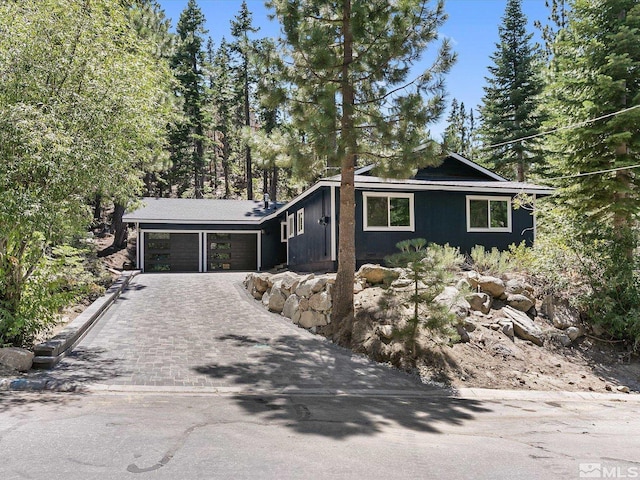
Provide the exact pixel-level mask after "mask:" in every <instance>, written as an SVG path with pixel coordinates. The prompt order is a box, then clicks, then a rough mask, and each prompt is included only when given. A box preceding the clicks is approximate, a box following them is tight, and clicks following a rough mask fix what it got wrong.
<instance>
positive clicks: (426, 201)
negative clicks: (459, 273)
mask: <svg viewBox="0 0 640 480" xmlns="http://www.w3.org/2000/svg"><path fill="white" fill-rule="evenodd" d="M466 195H467V194H466V193H465V192H439V191H423V192H415V193H414V206H415V231H414V232H365V231H363V230H362V225H363V218H362V217H363V207H362V191H357V192H356V222H357V225H358V226H357V228H356V257H357V258H356V259H357V263H358V265H361V264H363V263H368V262H382V261H383V260H384V257H385V256H386V255H389V254H393V253H396V252H397V251H398V250H397V249H396V247H395V245H396V243H398V242H400V241H402V240H406V239H411V238H425V239H426V240H427V241H428V242H433V243H437V244H440V245H444V244H445V243H448V244H449V245H452V246H455V247H459V248H460V250H461V251H462V252H466V253H468V252H470V251H471V249H472V248H473V247H474V246H475V245H483V246H485V247H486V248H492V247H497V248H499V249H500V250H505V249H507V248H508V247H509V245H510V244H512V243H516V244H519V243H520V242H522V241H523V240H524V241H525V242H526V243H527V245H531V244H532V243H533V217H532V215H531V212H530V211H528V210H524V209H519V210H513V211H512V232H511V233H504V232H467V223H466V222H467V220H466ZM493 195H495V194H492V196H493Z"/></svg>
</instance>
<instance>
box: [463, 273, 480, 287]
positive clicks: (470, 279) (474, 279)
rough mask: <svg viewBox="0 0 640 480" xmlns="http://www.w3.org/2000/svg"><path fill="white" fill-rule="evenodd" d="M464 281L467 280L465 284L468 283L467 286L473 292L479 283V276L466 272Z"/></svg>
mask: <svg viewBox="0 0 640 480" xmlns="http://www.w3.org/2000/svg"><path fill="white" fill-rule="evenodd" d="M466 280H467V283H469V286H470V287H471V288H472V289H473V290H477V289H478V284H479V283H480V274H479V273H478V272H475V271H473V270H472V271H471V272H467V277H466Z"/></svg>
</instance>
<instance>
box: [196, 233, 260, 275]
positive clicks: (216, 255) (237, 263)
mask: <svg viewBox="0 0 640 480" xmlns="http://www.w3.org/2000/svg"><path fill="white" fill-rule="evenodd" d="M206 246H207V271H208V272H214V271H216V270H248V271H251V270H256V268H257V267H258V242H257V235H256V234H255V233H207V241H206Z"/></svg>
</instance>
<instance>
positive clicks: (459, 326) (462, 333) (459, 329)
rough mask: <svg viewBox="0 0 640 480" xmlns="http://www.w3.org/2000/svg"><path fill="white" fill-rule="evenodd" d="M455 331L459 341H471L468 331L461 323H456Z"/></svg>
mask: <svg viewBox="0 0 640 480" xmlns="http://www.w3.org/2000/svg"><path fill="white" fill-rule="evenodd" d="M456 332H458V336H459V337H460V343H469V342H470V341H471V337H470V336H469V332H467V330H466V329H465V328H464V325H462V324H461V323H458V324H456Z"/></svg>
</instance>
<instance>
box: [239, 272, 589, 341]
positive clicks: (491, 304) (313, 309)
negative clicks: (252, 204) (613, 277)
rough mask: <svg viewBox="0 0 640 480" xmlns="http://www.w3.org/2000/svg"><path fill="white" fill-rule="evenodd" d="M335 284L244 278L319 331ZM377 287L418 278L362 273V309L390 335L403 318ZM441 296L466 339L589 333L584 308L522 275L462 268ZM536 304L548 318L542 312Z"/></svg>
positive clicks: (400, 289) (305, 278) (396, 287)
mask: <svg viewBox="0 0 640 480" xmlns="http://www.w3.org/2000/svg"><path fill="white" fill-rule="evenodd" d="M334 283H335V274H325V275H314V274H308V275H299V274H295V273H292V272H284V273H278V274H269V273H250V274H249V275H248V276H247V277H246V279H245V281H244V284H245V287H246V288H247V290H248V291H249V292H250V293H251V295H252V296H253V297H254V298H255V299H257V300H260V301H261V302H262V304H263V305H264V306H265V307H266V308H268V309H269V310H270V311H272V312H274V313H279V314H281V315H283V316H284V317H287V318H289V319H291V321H292V322H293V323H294V324H296V325H299V326H301V327H303V328H306V329H309V330H312V331H314V332H315V330H316V327H320V326H324V325H327V324H328V323H330V321H331V307H332V302H331V293H332V288H333V285H334ZM373 287H375V288H373ZM380 287H382V288H380ZM372 288H373V290H375V292H373V293H376V292H378V291H382V290H383V289H384V290H385V291H387V292H389V291H390V292H391V293H395V294H397V295H403V294H405V293H406V292H407V291H408V290H412V289H413V286H412V282H411V280H410V279H409V278H408V272H407V271H405V270H403V269H401V268H394V269H390V268H385V267H382V266H380V265H371V264H368V265H363V266H362V267H361V268H360V269H359V270H358V272H356V275H355V283H354V294H355V300H354V305H355V308H356V311H357V310H359V309H366V310H368V311H369V312H370V313H371V314H372V316H373V317H374V318H378V317H380V318H381V317H385V319H384V321H381V322H380V323H381V324H387V325H391V326H390V327H389V328H387V329H378V330H379V331H380V333H381V335H383V336H384V335H387V336H388V335H389V332H388V331H387V330H389V329H392V328H393V326H392V325H393V324H394V323H396V322H398V321H400V319H398V318H386V317H388V314H389V313H392V312H383V311H382V310H383V309H382V308H381V307H379V305H378V304H377V303H378V302H379V298H378V297H380V295H381V293H379V294H375V295H369V293H368V290H369V289H372ZM373 290H372V291H373ZM436 301H438V302H440V303H442V304H444V305H446V306H448V307H449V308H450V309H451V311H452V312H453V313H455V315H456V317H457V318H458V324H457V329H458V333H459V334H460V338H461V341H463V342H465V341H470V339H471V336H470V334H471V333H472V332H473V331H475V330H476V328H477V327H479V326H483V327H486V328H490V329H492V330H496V331H501V332H502V333H504V335H505V336H506V337H509V338H510V339H511V340H513V339H514V338H515V337H518V338H520V339H522V340H527V341H530V342H532V343H534V344H536V345H539V346H542V345H543V343H544V342H545V341H546V340H551V341H554V342H556V343H560V344H562V345H564V346H567V345H569V344H571V343H572V342H573V341H575V340H576V339H577V338H579V337H581V336H583V335H584V328H583V326H582V324H581V321H580V316H579V314H578V312H577V311H576V310H575V309H573V308H572V307H570V305H569V304H568V302H567V301H566V300H563V299H559V298H555V297H546V298H545V299H544V300H543V301H539V300H538V301H536V298H535V296H534V288H533V286H531V285H530V284H528V283H527V282H526V281H525V280H524V279H523V278H519V277H510V276H504V277H503V278H498V277H493V276H487V275H480V274H479V273H477V272H474V271H471V272H462V273H461V274H460V275H459V277H458V279H457V283H456V285H455V286H453V285H451V286H448V287H446V288H445V289H444V291H443V292H442V293H441V294H440V295H439V296H438V297H437V298H436ZM372 302H375V304H374V303H372ZM536 303H537V304H538V306H539V309H540V310H541V313H542V314H543V315H544V316H545V317H546V319H547V320H545V319H542V318H540V317H538V310H537V309H536ZM376 310H380V311H378V312H375V311H376ZM396 315H397V314H396Z"/></svg>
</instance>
